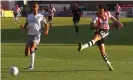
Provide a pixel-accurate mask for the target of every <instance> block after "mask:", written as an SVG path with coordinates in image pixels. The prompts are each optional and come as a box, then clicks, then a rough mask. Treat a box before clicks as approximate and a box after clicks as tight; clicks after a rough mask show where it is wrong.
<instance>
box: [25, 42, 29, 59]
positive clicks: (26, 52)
mask: <svg viewBox="0 0 133 80" xmlns="http://www.w3.org/2000/svg"><path fill="white" fill-rule="evenodd" d="M29 55H30V46H27V45H26V46H25V56H29Z"/></svg>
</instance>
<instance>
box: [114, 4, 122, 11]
mask: <svg viewBox="0 0 133 80" xmlns="http://www.w3.org/2000/svg"><path fill="white" fill-rule="evenodd" d="M120 11H121V7H120V6H119V5H117V6H116V7H115V12H116V13H120Z"/></svg>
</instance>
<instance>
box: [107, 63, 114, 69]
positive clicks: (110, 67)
mask: <svg viewBox="0 0 133 80" xmlns="http://www.w3.org/2000/svg"><path fill="white" fill-rule="evenodd" d="M107 65H108V67H109V70H110V71H114V68H113V67H112V65H111V63H110V62H109V61H107Z"/></svg>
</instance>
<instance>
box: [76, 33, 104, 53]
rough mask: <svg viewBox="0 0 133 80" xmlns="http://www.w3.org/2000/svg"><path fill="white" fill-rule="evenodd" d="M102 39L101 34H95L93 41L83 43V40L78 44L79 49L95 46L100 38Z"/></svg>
mask: <svg viewBox="0 0 133 80" xmlns="http://www.w3.org/2000/svg"><path fill="white" fill-rule="evenodd" d="M100 39H101V36H100V35H99V34H97V33H96V34H95V35H94V38H93V39H92V40H91V41H88V42H86V43H85V44H82V43H81V42H80V43H79V44H78V46H79V47H78V51H81V50H83V49H86V48H88V47H91V46H93V45H94V44H95V43H96V42H97V41H98V40H100Z"/></svg>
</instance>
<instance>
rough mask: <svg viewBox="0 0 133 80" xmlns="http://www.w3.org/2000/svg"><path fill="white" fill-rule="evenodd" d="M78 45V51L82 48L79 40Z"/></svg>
mask: <svg viewBox="0 0 133 80" xmlns="http://www.w3.org/2000/svg"><path fill="white" fill-rule="evenodd" d="M78 46H79V48H78V51H81V50H82V49H83V48H82V43H81V42H80V43H79V44H78Z"/></svg>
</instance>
